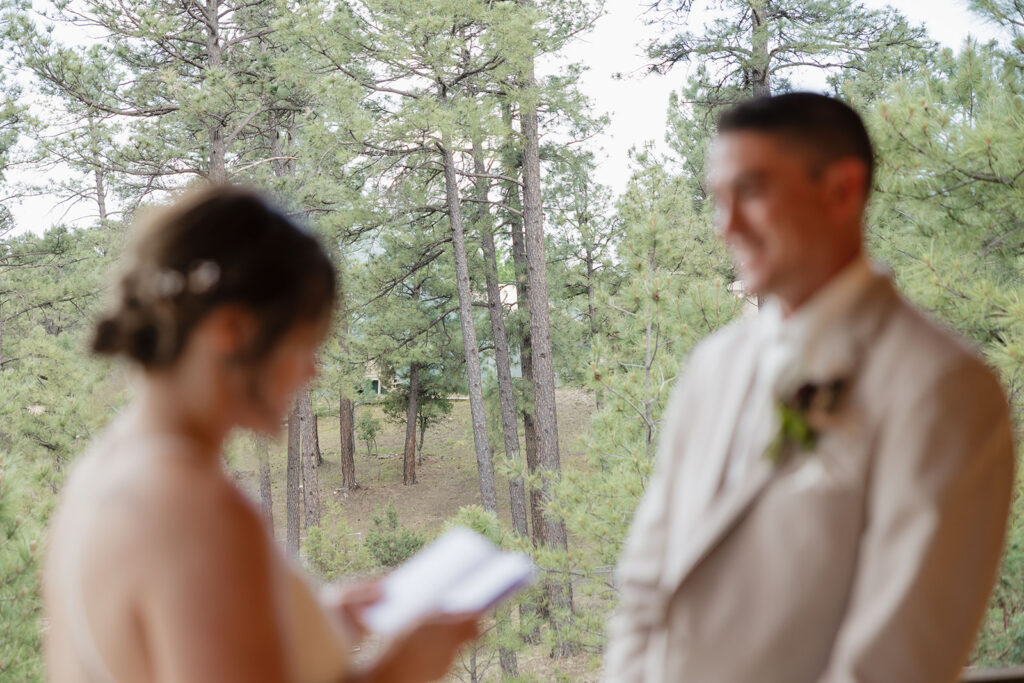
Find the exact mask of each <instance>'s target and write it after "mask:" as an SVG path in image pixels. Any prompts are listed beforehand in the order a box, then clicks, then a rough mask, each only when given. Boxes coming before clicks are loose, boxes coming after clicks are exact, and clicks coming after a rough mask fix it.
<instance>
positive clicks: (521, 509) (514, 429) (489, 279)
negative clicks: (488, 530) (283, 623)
mask: <svg viewBox="0 0 1024 683" xmlns="http://www.w3.org/2000/svg"><path fill="white" fill-rule="evenodd" d="M473 172H474V173H476V174H477V178H476V199H477V201H478V204H477V206H478V207H479V209H478V210H477V212H476V219H477V220H476V224H477V226H478V228H479V230H480V244H481V247H482V249H483V255H484V280H485V282H486V283H487V311H488V313H489V314H490V319H491V334H492V336H493V337H494V366H495V369H496V371H497V375H498V402H499V404H500V406H501V430H502V433H503V435H504V437H505V457H506V458H507V459H508V461H509V464H510V465H511V467H512V469H513V470H514V469H515V468H517V467H518V466H519V425H518V423H517V421H516V399H515V390H514V388H513V387H512V362H511V360H510V359H509V351H508V335H507V334H506V331H505V313H504V309H503V307H502V305H501V289H500V285H499V283H498V259H497V255H496V253H495V249H494V228H493V226H492V225H491V215H490V212H489V211H488V210H487V208H486V207H487V204H485V203H484V202H486V201H487V195H488V194H489V192H490V183H489V181H488V179H487V178H485V177H483V175H484V174H485V173H486V172H487V168H486V167H485V165H484V159H483V151H482V150H481V149H480V141H479V140H476V139H475V140H473ZM525 491H526V489H525V486H524V485H523V478H522V477H521V476H518V475H516V474H513V475H512V476H510V477H509V479H508V492H509V500H510V504H511V509H512V529H513V530H514V531H515V533H516V535H517V536H523V537H525V536H527V534H528V533H529V532H528V529H527V523H526V493H525ZM513 656H514V655H513ZM503 661H504V660H503ZM502 670H503V671H504V670H505V668H504V666H502ZM506 673H508V672H507V671H506Z"/></svg>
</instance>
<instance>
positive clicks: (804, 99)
mask: <svg viewBox="0 0 1024 683" xmlns="http://www.w3.org/2000/svg"><path fill="white" fill-rule="evenodd" d="M745 130H748V131H755V132H760V133H772V134H780V135H785V136H786V137H788V138H790V139H792V140H796V141H798V142H802V143H804V144H805V145H806V146H807V147H808V148H809V149H810V150H811V151H812V152H813V153H814V154H815V155H816V156H817V157H818V159H819V160H820V161H824V162H826V163H828V162H832V161H838V160H839V159H841V158H843V157H855V158H857V159H860V160H861V161H863V162H864V165H865V166H867V169H868V178H867V188H866V190H867V191H870V189H871V180H872V176H873V175H874V171H875V153H874V150H873V149H872V146H871V138H869V137H868V131H867V129H866V128H865V127H864V122H863V121H862V120H861V118H860V116H859V115H858V114H857V112H855V111H854V110H853V109H852V108H851V107H850V106H849V105H846V104H844V103H843V102H840V101H839V100H837V99H835V98H832V97H826V96H824V95H819V94H817V93H810V92H792V93H785V94H783V95H774V96H772V97H756V98H754V99H750V100H745V101H743V102H740V103H739V104H737V105H735V106H733V107H731V108H729V109H726V110H725V111H724V112H722V114H721V116H720V117H719V119H718V132H719V133H729V132H733V131H745Z"/></svg>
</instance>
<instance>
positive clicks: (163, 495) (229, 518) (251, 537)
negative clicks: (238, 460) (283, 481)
mask: <svg viewBox="0 0 1024 683" xmlns="http://www.w3.org/2000/svg"><path fill="white" fill-rule="evenodd" d="M84 458H85V460H86V462H83V463H82V467H80V468H78V471H76V472H75V474H74V477H75V478H76V479H77V480H76V481H71V482H69V485H70V486H74V487H75V488H76V489H77V491H76V492H75V495H76V497H77V498H79V499H88V500H82V501H80V503H83V504H85V505H86V506H88V507H91V508H93V510H94V511H95V514H96V524H95V525H94V526H93V529H92V533H90V536H95V537H96V538H95V541H96V544H97V545H98V546H102V547H104V548H105V551H106V552H111V553H116V554H119V555H124V554H127V555H130V556H131V557H133V558H136V559H135V562H142V561H144V560H143V558H145V560H152V561H154V562H156V563H159V562H160V561H161V558H165V557H168V556H172V557H173V556H178V557H180V553H182V552H201V551H202V549H203V548H205V547H216V546H218V545H220V546H222V547H223V546H224V545H225V544H227V545H228V546H229V547H230V546H235V545H237V544H238V543H246V542H247V543H249V545H250V546H251V548H250V550H251V549H255V548H256V547H257V546H259V545H260V544H261V543H262V542H263V536H264V532H263V528H262V522H261V520H260V517H259V513H258V512H257V510H256V509H255V507H254V506H253V505H252V504H251V503H250V502H249V501H248V500H247V498H246V496H245V495H244V494H243V493H242V492H241V491H240V490H238V488H237V487H236V486H235V485H234V484H233V482H231V481H230V480H229V478H228V477H226V476H225V475H224V474H223V472H222V471H221V470H220V466H219V463H216V462H212V463H211V462H209V461H208V460H207V459H204V458H203V457H202V455H201V454H200V453H198V452H196V450H195V447H194V446H193V445H191V444H190V443H189V442H188V441H187V440H178V439H162V440H142V439H136V440H133V439H130V438H129V439H118V440H114V439H111V440H110V441H108V442H106V443H104V442H102V441H100V442H98V443H97V444H96V445H95V446H94V447H93V448H92V449H90V452H89V453H87V454H86V455H85V456H84Z"/></svg>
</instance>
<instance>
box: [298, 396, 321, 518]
mask: <svg viewBox="0 0 1024 683" xmlns="http://www.w3.org/2000/svg"><path fill="white" fill-rule="evenodd" d="M299 421H300V423H301V424H302V500H303V504H304V505H303V507H304V509H305V512H306V526H305V528H306V529H307V530H308V529H309V528H310V527H314V526H320V481H319V479H320V478H319V476H318V474H319V473H318V472H317V463H318V462H319V460H320V446H319V444H318V443H317V440H316V416H315V415H314V414H313V392H312V391H311V390H310V388H309V385H308V384H307V385H306V386H305V387H303V388H302V390H301V391H300V392H299Z"/></svg>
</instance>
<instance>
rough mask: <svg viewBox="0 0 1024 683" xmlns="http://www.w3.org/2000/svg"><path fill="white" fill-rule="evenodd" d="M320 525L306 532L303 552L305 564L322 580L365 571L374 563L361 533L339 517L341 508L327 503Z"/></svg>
mask: <svg viewBox="0 0 1024 683" xmlns="http://www.w3.org/2000/svg"><path fill="white" fill-rule="evenodd" d="M327 506H328V510H327V513H326V514H323V515H321V521H320V526H318V527H311V528H310V529H309V530H308V531H307V532H306V542H305V543H304V544H303V547H302V551H303V553H304V555H305V560H306V563H307V565H308V566H309V567H310V568H311V569H312V570H313V571H314V572H316V574H317V575H318V576H319V577H320V578H322V579H324V580H325V581H334V580H335V579H339V578H341V577H343V576H348V575H351V574H359V573H361V572H366V571H369V570H371V569H373V568H374V567H376V566H377V564H376V563H375V562H374V559H373V556H372V555H371V554H370V551H369V548H368V546H367V545H366V544H365V543H363V541H362V540H361V538H360V534H358V533H355V532H353V531H352V527H350V526H349V524H348V522H347V521H346V520H345V518H344V517H343V516H342V511H341V508H340V507H338V506H335V505H331V503H330V502H329V501H328V502H327Z"/></svg>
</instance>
